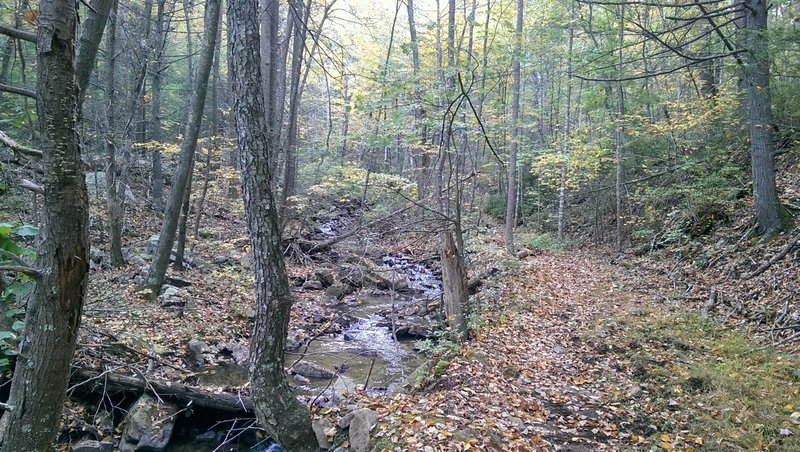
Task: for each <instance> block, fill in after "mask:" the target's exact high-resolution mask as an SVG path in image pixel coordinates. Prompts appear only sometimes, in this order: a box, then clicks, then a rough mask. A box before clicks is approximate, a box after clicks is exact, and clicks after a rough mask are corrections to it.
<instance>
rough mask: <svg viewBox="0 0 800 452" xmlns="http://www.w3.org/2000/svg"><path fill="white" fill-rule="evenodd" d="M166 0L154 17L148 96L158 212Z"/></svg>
mask: <svg viewBox="0 0 800 452" xmlns="http://www.w3.org/2000/svg"><path fill="white" fill-rule="evenodd" d="M166 2H167V0H158V11H157V13H156V19H155V26H156V29H155V35H156V36H155V38H156V39H155V52H154V54H153V64H152V66H151V74H152V76H151V83H152V89H153V93H152V96H151V98H150V116H151V117H152V118H151V120H152V121H153V123H152V124H151V125H150V141H152V142H153V154H152V162H153V172H152V173H151V174H150V177H151V179H152V181H153V192H152V197H153V207H154V208H155V209H156V211H158V212H162V211H163V210H164V175H163V168H162V163H161V148H160V144H161V141H162V140H163V136H162V124H161V82H162V80H163V75H164V62H163V60H164V48H165V47H166V45H167V34H168V33H169V22H168V18H167V17H166V15H165V8H166Z"/></svg>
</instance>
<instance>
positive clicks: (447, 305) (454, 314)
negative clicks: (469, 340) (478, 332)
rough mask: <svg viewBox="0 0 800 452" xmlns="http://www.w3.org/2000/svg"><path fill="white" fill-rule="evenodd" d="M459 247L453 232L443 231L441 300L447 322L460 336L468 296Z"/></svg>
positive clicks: (465, 327)
mask: <svg viewBox="0 0 800 452" xmlns="http://www.w3.org/2000/svg"><path fill="white" fill-rule="evenodd" d="M461 251H462V250H460V249H458V247H456V242H455V239H454V238H453V232H452V231H447V232H446V233H445V238H444V244H443V246H442V249H441V250H440V253H441V255H442V287H443V290H444V292H443V294H442V301H443V304H444V312H445V314H446V315H447V324H448V325H450V328H451V329H452V330H453V332H454V333H455V334H456V337H459V338H462V337H463V335H464V333H465V332H466V331H467V320H466V317H465V315H464V305H465V304H466V303H465V302H466V300H467V299H468V297H469V294H468V292H467V270H466V268H465V267H464V258H463V257H462V255H461Z"/></svg>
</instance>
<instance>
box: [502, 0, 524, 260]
mask: <svg viewBox="0 0 800 452" xmlns="http://www.w3.org/2000/svg"><path fill="white" fill-rule="evenodd" d="M523 6H524V1H523V0H517V27H516V34H515V40H516V44H515V45H514V54H515V55H514V63H513V69H512V71H513V73H514V74H513V79H514V81H513V84H514V86H513V87H512V97H511V146H510V150H509V155H508V190H507V195H508V196H507V198H506V200H507V202H506V231H505V240H506V253H507V254H508V255H513V254H514V227H515V226H516V223H517V149H518V147H519V86H520V79H521V74H520V73H521V72H522V71H521V68H520V53H521V52H522V15H523Z"/></svg>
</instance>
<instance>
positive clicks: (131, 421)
mask: <svg viewBox="0 0 800 452" xmlns="http://www.w3.org/2000/svg"><path fill="white" fill-rule="evenodd" d="M177 412H178V407H177V406H176V405H174V404H172V403H169V402H167V403H159V402H158V401H157V400H156V399H155V398H153V397H152V396H150V395H149V394H144V395H142V396H141V397H139V400H137V401H136V403H134V404H133V406H132V407H131V408H130V410H129V411H128V416H127V417H126V418H125V423H124V424H125V425H124V428H123V431H122V442H121V443H120V447H119V450H137V451H153V452H159V451H162V450H164V449H165V448H166V447H167V444H168V443H169V440H170V437H172V431H173V429H174V428H175V414H177Z"/></svg>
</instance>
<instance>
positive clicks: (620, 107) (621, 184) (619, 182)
mask: <svg viewBox="0 0 800 452" xmlns="http://www.w3.org/2000/svg"><path fill="white" fill-rule="evenodd" d="M618 11H619V31H618V33H617V40H618V44H619V49H618V58H617V80H618V81H617V118H616V120H617V121H616V127H615V132H616V133H615V135H616V140H615V141H616V147H615V152H614V157H615V161H616V170H617V174H616V187H615V198H616V205H617V208H616V215H617V221H616V223H617V224H616V226H617V229H616V235H615V237H616V248H617V252H618V253H621V252H622V225H623V223H624V221H625V220H624V215H623V212H622V209H623V196H624V194H623V190H624V189H625V172H624V166H623V163H624V156H623V152H624V149H625V148H624V146H625V131H624V129H623V128H622V117H623V115H624V114H625V94H624V92H623V91H622V81H621V80H622V65H623V59H622V49H623V48H624V45H623V40H624V38H625V6H624V5H620V6H619V10H618Z"/></svg>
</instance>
